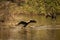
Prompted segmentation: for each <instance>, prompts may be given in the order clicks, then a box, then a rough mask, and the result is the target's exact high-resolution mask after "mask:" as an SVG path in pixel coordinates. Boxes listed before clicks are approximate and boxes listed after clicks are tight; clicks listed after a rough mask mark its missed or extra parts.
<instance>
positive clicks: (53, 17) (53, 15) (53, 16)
mask: <svg viewBox="0 0 60 40" xmlns="http://www.w3.org/2000/svg"><path fill="white" fill-rule="evenodd" d="M47 17H51V19H56V14H54V13H52V14H50V15H46V18H47Z"/></svg>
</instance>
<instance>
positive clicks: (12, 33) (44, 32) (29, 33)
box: [0, 14, 60, 40]
mask: <svg viewBox="0 0 60 40" xmlns="http://www.w3.org/2000/svg"><path fill="white" fill-rule="evenodd" d="M28 15H29V16H28ZM28 15H27V14H24V15H23V14H21V15H20V16H18V15H16V16H15V17H14V19H15V21H13V20H14V19H13V20H10V23H11V24H12V23H13V24H14V23H15V22H16V17H17V18H19V17H20V21H21V20H24V21H28V20H30V19H34V20H36V21H37V23H31V24H29V25H28V26H27V27H26V28H24V27H22V26H23V25H20V26H15V25H13V26H11V25H8V24H10V23H9V21H8V22H7V23H6V25H4V26H2V25H1V26H0V29H1V30H0V40H57V39H58V40H59V39H60V38H59V37H60V29H56V28H57V27H59V26H57V25H60V22H59V20H60V19H59V17H60V16H58V17H57V20H52V19H51V18H46V17H45V16H40V15H37V14H35V15H30V14H28ZM17 21H19V20H17ZM56 21H57V22H56ZM17 23H18V22H17ZM9 26H11V27H9ZM4 28H5V29H4ZM48 28H49V29H48ZM51 28H52V29H51Z"/></svg>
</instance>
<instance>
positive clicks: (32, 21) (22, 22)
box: [17, 20, 36, 27]
mask: <svg viewBox="0 0 60 40" xmlns="http://www.w3.org/2000/svg"><path fill="white" fill-rule="evenodd" d="M29 23H36V21H35V20H30V22H24V21H21V22H19V23H18V24H17V25H20V24H23V25H24V26H23V27H26V26H27V25H28V24H29Z"/></svg>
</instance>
